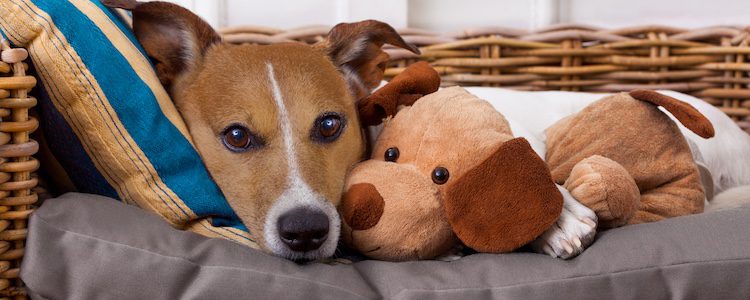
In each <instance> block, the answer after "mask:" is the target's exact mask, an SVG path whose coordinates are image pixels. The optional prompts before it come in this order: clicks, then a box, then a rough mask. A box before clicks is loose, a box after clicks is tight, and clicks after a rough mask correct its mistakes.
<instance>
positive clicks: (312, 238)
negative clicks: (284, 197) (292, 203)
mask: <svg viewBox="0 0 750 300" xmlns="http://www.w3.org/2000/svg"><path fill="white" fill-rule="evenodd" d="M277 226H278V229H279V235H280V236H281V240H282V241H283V242H284V244H286V245H287V246H288V247H289V249H292V250H293V251H300V252H306V251H312V250H315V249H318V248H320V246H321V245H323V242H325V241H326V239H327V238H328V231H329V221H328V216H326V214H325V213H323V212H322V211H318V210H312V209H308V208H297V209H293V210H291V211H289V212H287V213H285V214H284V215H282V216H281V217H280V218H279V221H278V225H277Z"/></svg>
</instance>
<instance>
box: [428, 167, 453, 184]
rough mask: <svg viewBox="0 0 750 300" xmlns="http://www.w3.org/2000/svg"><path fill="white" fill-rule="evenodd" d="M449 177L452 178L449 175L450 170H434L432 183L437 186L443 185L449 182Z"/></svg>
mask: <svg viewBox="0 0 750 300" xmlns="http://www.w3.org/2000/svg"><path fill="white" fill-rule="evenodd" d="M448 177H450V173H448V169H446V168H443V167H437V168H435V170H432V182H434V183H436V184H443V183H445V182H447V181H448Z"/></svg>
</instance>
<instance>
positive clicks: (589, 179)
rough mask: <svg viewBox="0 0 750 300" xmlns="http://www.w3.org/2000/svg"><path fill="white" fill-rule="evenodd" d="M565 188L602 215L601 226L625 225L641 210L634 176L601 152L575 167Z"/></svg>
mask: <svg viewBox="0 0 750 300" xmlns="http://www.w3.org/2000/svg"><path fill="white" fill-rule="evenodd" d="M565 188H566V189H567V190H568V191H570V194H571V195H573V197H575V199H576V200H578V201H579V202H580V203H582V204H583V205H585V206H586V207H588V208H590V209H592V210H593V211H594V212H595V213H596V215H597V217H599V226H600V227H602V228H612V227H617V226H622V225H624V224H625V223H626V222H627V221H628V220H629V219H630V218H631V217H632V216H633V214H634V213H635V211H636V210H637V209H638V205H639V204H640V192H639V190H638V186H637V185H636V183H635V180H634V179H633V177H631V176H630V174H628V171H627V170H625V168H623V167H622V166H621V165H620V164H618V163H617V162H615V161H613V160H611V159H609V158H606V157H603V156H599V155H594V156H591V157H588V158H586V159H584V160H582V161H580V162H579V163H578V164H576V165H575V167H573V170H572V171H571V173H570V177H568V179H567V180H566V181H565Z"/></svg>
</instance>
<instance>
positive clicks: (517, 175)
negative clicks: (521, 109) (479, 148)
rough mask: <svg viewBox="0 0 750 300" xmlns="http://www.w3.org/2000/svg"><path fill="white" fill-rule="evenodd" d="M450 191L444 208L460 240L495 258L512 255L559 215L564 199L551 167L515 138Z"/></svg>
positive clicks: (529, 147)
mask: <svg viewBox="0 0 750 300" xmlns="http://www.w3.org/2000/svg"><path fill="white" fill-rule="evenodd" d="M449 184H450V186H448V187H447V189H446V194H445V199H444V208H445V213H446V216H447V219H448V222H449V223H450V224H451V226H452V227H453V231H454V232H455V233H456V236H458V238H459V239H460V240H461V241H462V242H463V243H464V244H466V245H467V246H469V247H471V248H473V249H475V250H477V251H480V252H490V253H502V252H509V251H513V250H515V249H517V248H519V247H521V246H523V245H525V244H527V243H529V242H531V241H532V240H533V239H535V238H536V237H538V236H539V235H540V234H542V233H543V232H544V230H546V229H548V228H549V227H550V226H552V224H553V223H554V222H555V221H556V220H557V218H558V217H559V216H560V212H561V211H562V203H563V198H562V194H560V191H559V190H558V189H557V186H556V185H555V183H554V182H553V181H552V175H551V174H550V171H549V169H548V168H547V165H546V164H545V163H544V161H542V159H541V158H540V157H539V156H538V155H537V154H536V153H535V152H534V150H533V149H532V148H531V145H529V142H528V141H526V139H524V138H515V139H511V140H509V141H507V142H505V143H503V144H502V145H500V147H499V148H498V149H497V150H495V152H494V153H493V154H492V155H491V156H490V157H488V158H487V159H486V160H484V161H483V162H481V163H480V164H479V165H478V166H476V167H474V168H472V169H471V170H469V171H468V172H467V173H466V174H464V175H463V176H461V177H459V178H457V180H455V181H453V182H451V183H449Z"/></svg>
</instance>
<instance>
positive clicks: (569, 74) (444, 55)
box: [222, 24, 750, 133]
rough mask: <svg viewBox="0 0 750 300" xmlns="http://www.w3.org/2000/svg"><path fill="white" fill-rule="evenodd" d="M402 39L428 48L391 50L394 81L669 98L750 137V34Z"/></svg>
mask: <svg viewBox="0 0 750 300" xmlns="http://www.w3.org/2000/svg"><path fill="white" fill-rule="evenodd" d="M328 29H329V28H327V27H322V26H313V27H305V28H299V29H293V30H288V31H282V30H277V29H272V28H263V27H254V26H242V27H233V28H225V29H224V30H222V33H223V34H224V38H225V40H226V41H229V42H232V43H255V44H269V43H279V42H306V43H313V42H316V41H319V40H321V39H322V38H323V37H324V36H325V34H326V32H327V31H328ZM400 33H401V34H402V35H403V36H404V38H405V39H406V40H407V41H409V42H412V43H414V44H416V45H419V46H420V48H421V50H422V54H421V55H414V54H411V53H409V52H407V51H405V50H400V49H392V48H391V49H388V50H387V51H388V52H389V54H390V55H391V59H392V62H391V65H390V68H389V69H388V70H387V71H386V75H387V76H388V77H391V76H394V75H395V74H398V73H399V72H400V71H401V70H403V68H404V67H406V66H407V65H409V64H410V63H413V62H415V61H418V60H427V61H429V62H430V63H431V64H432V65H433V66H434V67H435V68H436V69H437V70H438V71H439V72H440V74H441V75H442V77H443V81H444V85H454V84H460V85H478V86H500V87H506V88H512V89H518V90H563V91H586V92H618V91H627V90H632V89H641V88H648V89H669V90H675V91H680V92H683V93H687V94H691V95H694V96H697V97H700V98H702V99H704V100H705V101H707V102H709V103H711V104H713V105H714V106H717V107H719V108H720V109H721V110H722V111H723V112H724V113H726V114H727V115H729V116H730V117H731V118H732V119H734V120H735V121H736V122H737V124H739V126H740V127H742V128H743V129H744V130H745V131H747V132H749V133H750V45H748V44H749V43H750V28H740V27H710V28H702V29H691V30H687V29H680V28H672V27H666V26H640V27H630V28H622V29H602V28H596V27H591V26H585V25H576V24H564V25H557V26H553V27H549V28H545V29H541V30H538V31H534V32H527V31H524V30H518V29H511V28H501V27H493V28H476V29H469V30H464V31H461V32H457V33H450V34H440V33H434V32H429V31H425V30H418V29H403V30H400Z"/></svg>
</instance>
